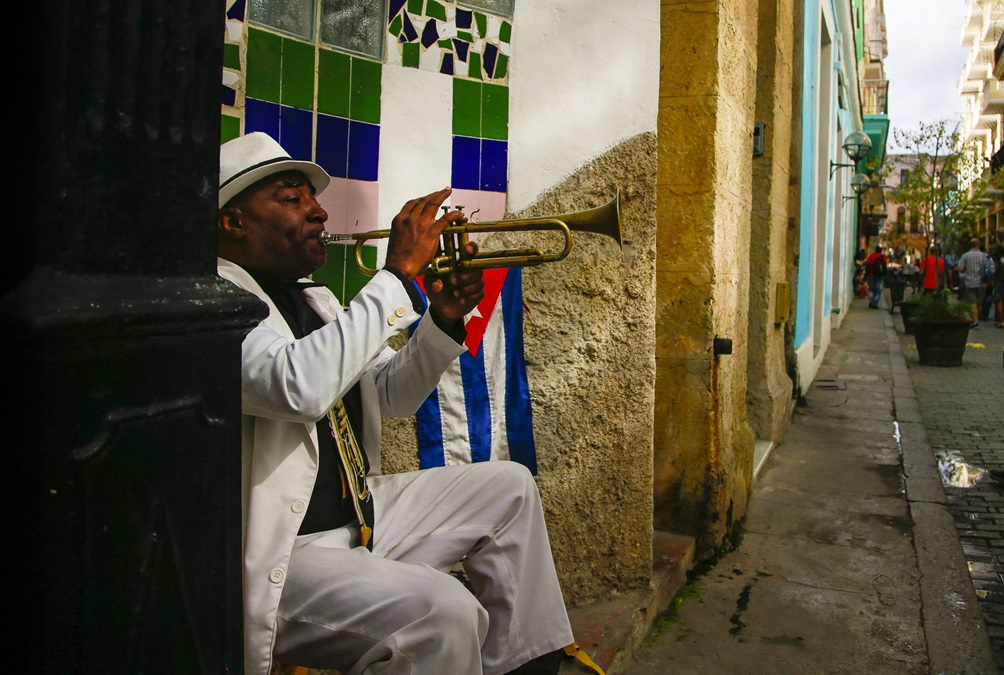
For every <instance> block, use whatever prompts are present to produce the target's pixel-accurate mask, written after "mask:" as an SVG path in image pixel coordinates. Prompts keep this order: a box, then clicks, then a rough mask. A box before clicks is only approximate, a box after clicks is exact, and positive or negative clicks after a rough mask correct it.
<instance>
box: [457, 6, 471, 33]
mask: <svg viewBox="0 0 1004 675" xmlns="http://www.w3.org/2000/svg"><path fill="white" fill-rule="evenodd" d="M473 15H474V12H472V11H470V10H469V9H460V8H459V7H457V28H464V29H469V28H470V27H471V18H472V17H473Z"/></svg>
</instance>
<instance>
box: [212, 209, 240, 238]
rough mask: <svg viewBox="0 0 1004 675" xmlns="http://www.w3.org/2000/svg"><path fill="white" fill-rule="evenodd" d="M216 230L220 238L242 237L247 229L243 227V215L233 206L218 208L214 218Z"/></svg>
mask: <svg viewBox="0 0 1004 675" xmlns="http://www.w3.org/2000/svg"><path fill="white" fill-rule="evenodd" d="M216 232H217V235H218V237H220V238H222V239H243V238H244V236H245V234H246V233H247V231H246V230H245V229H244V215H243V214H242V213H241V210H240V209H238V208H235V207H233V206H224V207H223V208H222V209H220V213H219V216H218V217H217V220H216Z"/></svg>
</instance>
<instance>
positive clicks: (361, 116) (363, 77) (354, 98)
mask: <svg viewBox="0 0 1004 675" xmlns="http://www.w3.org/2000/svg"><path fill="white" fill-rule="evenodd" d="M380 73H381V65H380V64H379V63H377V62H375V61H368V60H366V59H361V58H358V57H353V58H352V92H351V97H350V99H349V117H350V118H351V119H354V120H360V121H362V122H371V123H373V124H380Z"/></svg>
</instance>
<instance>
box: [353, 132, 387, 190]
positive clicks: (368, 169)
mask: <svg viewBox="0 0 1004 675" xmlns="http://www.w3.org/2000/svg"><path fill="white" fill-rule="evenodd" d="M379 164H380V127H379V126H377V125H376V124H367V123H366V122H356V121H351V122H349V175H348V177H349V178H352V179H354V180H368V181H375V180H376V179H377V168H378V166H379Z"/></svg>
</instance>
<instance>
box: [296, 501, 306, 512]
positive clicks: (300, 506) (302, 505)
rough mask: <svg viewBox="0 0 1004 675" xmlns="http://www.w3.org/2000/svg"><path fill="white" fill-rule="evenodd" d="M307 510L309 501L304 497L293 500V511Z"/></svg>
mask: <svg viewBox="0 0 1004 675" xmlns="http://www.w3.org/2000/svg"><path fill="white" fill-rule="evenodd" d="M306 510H307V502H305V501H303V500H302V499H297V500H296V501H295V502H293V513H303V512H304V511H306Z"/></svg>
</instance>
